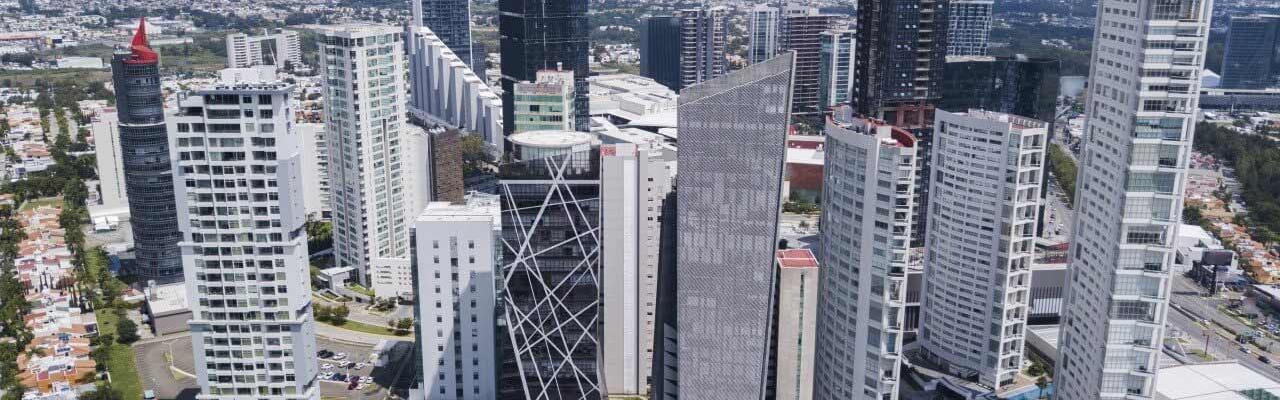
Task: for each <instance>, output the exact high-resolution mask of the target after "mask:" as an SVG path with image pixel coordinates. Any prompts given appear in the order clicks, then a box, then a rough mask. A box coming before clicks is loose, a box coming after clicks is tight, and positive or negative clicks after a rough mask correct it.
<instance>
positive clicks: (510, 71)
mask: <svg viewBox="0 0 1280 400" xmlns="http://www.w3.org/2000/svg"><path fill="white" fill-rule="evenodd" d="M498 35H499V41H500V42H501V43H500V44H501V46H502V49H501V54H502V121H503V130H504V131H505V133H506V134H511V133H512V132H514V129H515V126H516V123H515V120H516V109H515V84H516V82H521V81H529V82H533V81H535V80H537V73H538V70H543V69H561V70H570V71H573V77H574V90H575V91H576V92H577V96H575V98H574V111H575V113H576V115H574V117H575V118H574V126H575V127H576V128H577V130H579V131H587V130H588V129H589V128H590V126H589V116H590V114H589V111H590V105H589V104H588V103H587V93H588V92H589V91H588V89H589V86H588V85H587V76H588V75H590V73H591V71H590V64H589V63H588V56H589V53H590V51H591V47H590V35H591V27H590V26H588V24H587V0H499V1H498ZM557 67H558V68H557Z"/></svg>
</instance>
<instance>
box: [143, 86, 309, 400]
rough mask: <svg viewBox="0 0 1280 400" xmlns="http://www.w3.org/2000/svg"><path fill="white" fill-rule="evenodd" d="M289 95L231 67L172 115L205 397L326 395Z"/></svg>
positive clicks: (197, 359)
mask: <svg viewBox="0 0 1280 400" xmlns="http://www.w3.org/2000/svg"><path fill="white" fill-rule="evenodd" d="M237 73H240V75H241V76H238V77H232V76H231V75H235V74H237ZM292 90H293V87H292V85H289V84H286V83H283V82H280V81H276V80H274V70H272V69H270V68H266V69H263V70H258V71H234V70H227V71H224V74H223V79H222V80H221V81H220V82H219V83H216V84H213V85H212V86H209V87H206V88H204V89H198V90H195V91H193V92H189V93H186V94H184V95H182V96H180V97H179V101H178V109H177V111H176V113H175V114H171V115H170V116H169V117H168V118H167V120H168V124H169V127H170V129H169V134H170V139H169V140H170V148H171V149H173V152H172V154H173V157H174V168H173V175H174V179H173V184H174V191H175V193H176V197H177V199H176V200H177V202H178V204H179V207H178V225H179V227H180V230H181V232H182V239H181V241H180V242H179V243H178V246H179V247H180V248H181V250H182V267H183V272H184V274H185V278H186V285H187V296H188V300H187V301H188V303H189V304H190V307H191V321H190V326H191V341H192V343H193V351H194V353H195V366H196V379H197V383H198V384H199V385H200V394H199V395H198V396H197V398H199V399H219V400H225V399H236V400H240V399H243V400H250V399H253V400H257V399H319V398H320V390H319V389H320V388H319V385H318V381H317V380H316V375H317V373H318V368H317V365H316V361H315V352H316V343H315V322H314V321H313V320H312V317H311V291H310V290H309V289H308V288H310V287H311V277H310V264H309V263H308V260H307V256H308V253H307V234H306V230H305V229H304V227H303V225H304V223H305V221H306V215H305V211H304V208H303V201H304V200H303V197H304V196H305V195H304V192H303V189H302V179H301V175H302V173H303V172H302V169H303V168H304V166H303V162H302V155H301V154H300V149H301V148H302V146H303V144H302V143H301V141H302V138H301V136H300V135H297V134H296V133H295V132H294V131H293V126H292V124H293V112H292V110H290V107H289V94H290V93H291V92H292Z"/></svg>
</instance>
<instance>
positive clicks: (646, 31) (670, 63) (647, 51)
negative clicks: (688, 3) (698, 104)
mask: <svg viewBox="0 0 1280 400" xmlns="http://www.w3.org/2000/svg"><path fill="white" fill-rule="evenodd" d="M640 76H643V77H646V78H652V79H653V80H655V81H658V83H661V84H662V85H663V86H666V87H668V88H671V90H680V19H679V18H676V17H674V16H670V15H666V16H654V17H646V18H645V19H644V20H643V21H641V23H640Z"/></svg>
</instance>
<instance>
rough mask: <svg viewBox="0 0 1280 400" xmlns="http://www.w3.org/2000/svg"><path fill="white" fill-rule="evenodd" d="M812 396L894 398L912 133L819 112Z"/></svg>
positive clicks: (910, 212)
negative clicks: (824, 117)
mask: <svg viewBox="0 0 1280 400" xmlns="http://www.w3.org/2000/svg"><path fill="white" fill-rule="evenodd" d="M826 134H827V142H826V148H825V149H826V167H825V168H824V170H823V175H824V176H823V180H824V183H823V189H822V190H823V192H822V198H823V199H822V200H823V201H822V204H823V205H824V208H823V210H822V221H821V222H822V243H823V271H822V273H821V274H820V275H819V277H820V278H819V279H821V281H822V282H821V284H820V285H819V290H821V291H822V293H821V294H820V295H819V296H818V321H817V323H818V331H817V337H816V338H815V340H816V341H817V354H816V355H815V356H814V360H815V361H814V363H815V367H814V371H815V375H816V376H815V377H814V398H816V399H877V400H879V399H888V400H896V399H897V398H898V383H899V382H900V381H901V374H900V371H899V369H900V367H901V360H902V338H903V324H904V317H905V315H906V312H905V309H906V300H907V277H906V271H907V264H908V258H909V254H908V253H909V251H910V245H911V234H912V231H911V229H910V227H911V225H912V221H911V220H912V218H914V216H915V214H916V213H915V210H914V209H913V207H914V206H915V205H914V201H912V198H913V197H914V195H915V184H916V182H915V181H916V179H915V177H916V166H917V162H916V157H917V154H918V150H919V149H918V147H917V146H918V144H919V143H918V142H917V141H916V138H915V137H914V136H912V135H911V133H910V132H908V131H907V130H905V129H902V128H898V127H894V126H890V125H886V124H884V123H883V122H880V121H874V120H868V119H862V118H855V117H854V112H853V108H852V107H850V106H840V107H837V108H836V109H835V110H834V111H833V115H832V117H831V118H829V119H828V121H827V128H826Z"/></svg>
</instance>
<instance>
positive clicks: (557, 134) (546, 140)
mask: <svg viewBox="0 0 1280 400" xmlns="http://www.w3.org/2000/svg"><path fill="white" fill-rule="evenodd" d="M507 140H510V141H511V143H512V144H515V145H518V146H525V147H535V148H544V149H563V148H569V147H573V146H577V145H582V144H588V143H591V142H592V141H593V140H595V136H592V135H591V134H589V133H584V132H574V131H531V132H521V133H517V134H514V135H511V136H508V137H507Z"/></svg>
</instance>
